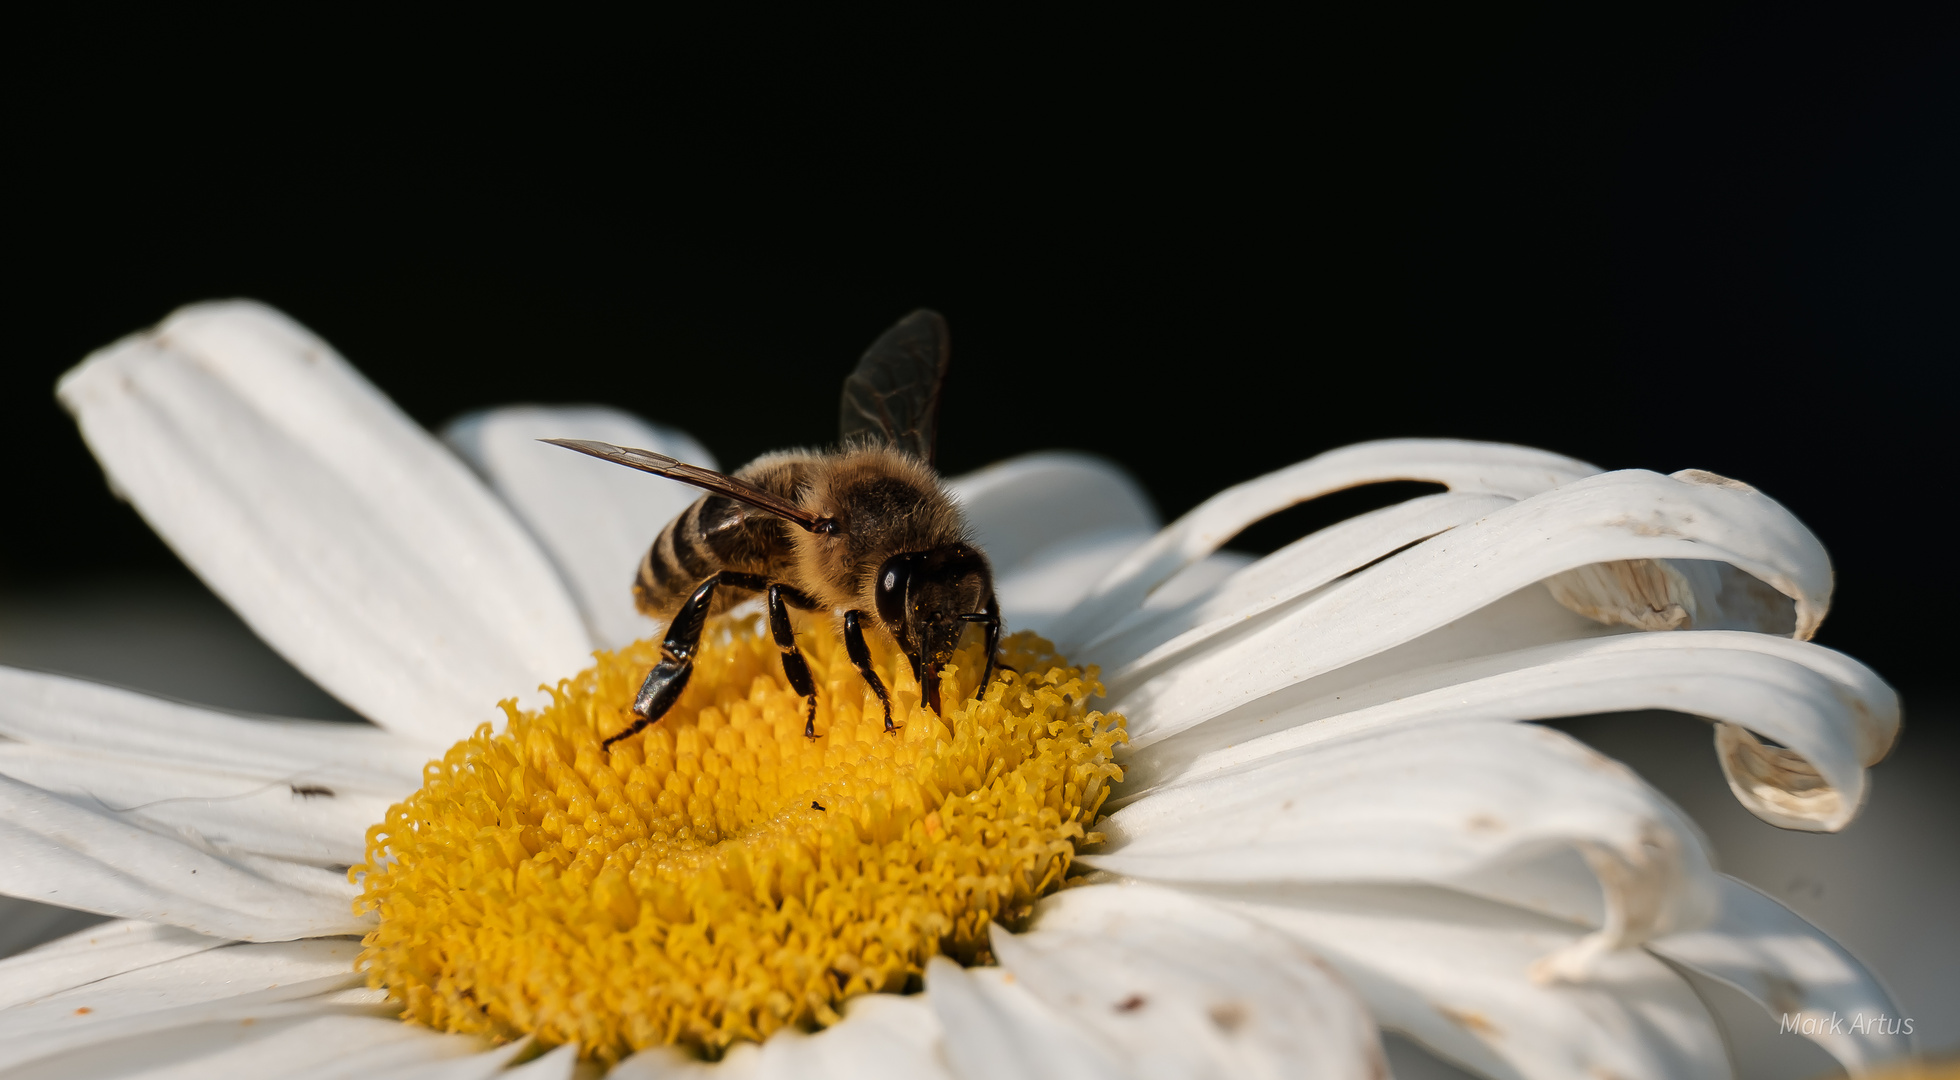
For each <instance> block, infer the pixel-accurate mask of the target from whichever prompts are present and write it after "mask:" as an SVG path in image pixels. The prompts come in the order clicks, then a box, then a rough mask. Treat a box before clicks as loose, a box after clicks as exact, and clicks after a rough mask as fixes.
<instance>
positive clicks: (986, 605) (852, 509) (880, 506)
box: [544, 310, 1001, 748]
mask: <svg viewBox="0 0 1960 1080" xmlns="http://www.w3.org/2000/svg"><path fill="white" fill-rule="evenodd" d="M949 358H950V349H949V345H948V337H947V333H946V321H945V320H944V319H942V318H941V317H940V316H939V315H938V313H936V312H932V311H926V310H919V311H915V312H913V313H912V314H910V315H907V316H906V317H905V318H903V319H901V320H899V321H898V323H897V324H896V325H894V326H893V327H892V328H891V329H889V330H887V331H885V333H884V334H882V335H880V336H879V338H878V340H877V341H875V342H873V343H872V344H871V348H869V349H867V350H866V351H865V353H864V356H863V358H862V359H860V360H859V361H858V365H857V368H856V370H855V371H853V372H852V373H851V375H850V377H849V378H848V379H846V380H845V381H844V394H843V401H842V404H841V409H840V413H841V421H840V425H839V426H840V429H841V430H840V432H839V440H838V445H837V447H836V449H833V450H784V451H778V452H776V453H772V454H765V455H763V456H762V457H760V458H757V459H756V460H754V461H752V462H750V463H749V464H747V465H745V466H743V467H742V468H740V469H738V470H736V471H735V473H734V474H733V475H728V474H724V473H719V472H715V471H714V470H712V469H704V468H701V467H699V466H696V465H689V464H687V463H685V462H683V461H680V460H677V459H675V458H671V457H668V456H667V455H665V454H656V453H654V452H652V451H650V450H635V449H632V448H630V447H623V446H614V445H612V444H611V443H602V442H593V441H591V440H586V439H546V440H544V441H545V442H549V443H553V444H556V445H558V446H563V447H566V448H567V449H571V450H577V451H579V452H580V453H583V454H590V455H592V456H593V457H598V458H604V459H606V460H607V461H612V462H616V463H618V464H621V465H625V466H627V467H629V468H634V469H640V470H643V471H646V472H650V473H654V474H656V475H659V476H664V477H667V478H668V479H671V480H678V481H680V482H682V483H685V484H692V485H694V486H696V487H700V488H705V489H706V490H707V491H708V492H709V494H707V495H704V496H702V497H701V498H700V499H698V500H696V501H695V502H694V503H693V505H691V506H689V507H688V508H687V509H686V510H684V511H682V512H681V514H680V515H679V516H678V517H676V518H674V520H672V521H670V522H668V523H667V526H666V528H664V529H662V530H661V531H660V535H659V536H658V537H656V538H655V539H654V542H653V545H652V546H651V547H650V548H648V549H647V553H646V557H645V558H643V559H642V560H641V561H640V570H639V574H638V576H637V577H636V578H635V580H634V582H633V598H634V600H635V602H636V603H637V604H638V605H639V607H640V610H641V611H644V612H646V613H647V614H649V615H652V616H654V617H655V618H660V619H667V620H668V622H667V633H666V636H665V638H664V639H663V640H662V642H661V646H660V662H659V663H657V664H655V665H654V667H653V670H652V671H650V672H649V673H648V674H647V677H646V681H645V682H644V683H643V684H642V685H641V687H640V692H639V694H638V695H637V696H636V697H635V698H634V701H633V715H634V717H635V720H634V723H633V724H632V725H631V726H629V727H628V728H627V729H626V730H625V731H622V732H619V733H618V734H616V735H612V736H610V737H608V738H607V739H606V740H605V743H604V746H605V747H606V748H610V747H611V746H612V744H614V743H616V742H618V741H620V740H621V739H624V738H627V737H628V736H630V735H633V734H634V733H636V732H638V731H640V730H641V729H642V728H645V727H646V726H647V725H649V724H652V723H654V722H656V721H658V720H659V719H660V718H661V717H662V716H664V715H666V713H667V711H668V710H669V709H671V708H672V707H673V705H674V702H675V701H677V700H679V698H680V695H681V691H682V690H684V689H686V687H687V680H688V676H689V675H691V674H692V673H693V670H694V658H695V656H696V655H697V653H698V652H699V649H700V646H701V635H702V631H703V629H704V628H705V627H706V625H707V620H708V616H710V615H712V614H715V613H717V612H720V611H725V610H727V609H728V608H729V607H731V606H733V605H734V604H736V603H740V602H741V601H743V600H746V599H748V598H749V597H751V596H753V595H756V594H761V595H763V596H764V597H765V598H766V604H767V608H768V613H769V631H770V634H771V636H772V637H773V638H774V640H775V642H776V646H777V647H778V648H779V649H781V650H782V654H783V674H784V676H785V677H786V678H787V679H788V680H789V684H790V687H791V688H792V689H793V690H795V691H796V692H797V693H798V694H801V695H802V696H803V698H804V700H805V701H806V702H807V703H808V715H807V718H806V719H805V721H804V727H803V733H804V734H805V735H807V736H809V737H810V738H815V737H816V722H817V691H816V684H815V682H814V680H812V679H811V677H810V669H809V666H808V664H806V663H805V662H804V659H803V654H802V652H801V651H800V650H799V649H798V648H797V645H796V638H795V635H794V634H793V632H792V630H791V626H790V621H789V609H790V608H792V607H794V608H798V609H800V610H804V611H828V612H833V613H839V614H838V621H839V623H840V629H841V631H842V634H843V638H844V651H845V653H846V654H847V655H848V656H849V657H850V659H851V663H852V665H853V666H855V667H856V668H857V670H858V672H859V673H860V674H861V675H863V676H864V681H865V682H866V683H867V684H868V685H869V686H870V687H871V689H872V691H873V692H875V693H876V694H877V696H878V700H879V701H880V702H882V703H883V704H884V709H885V730H886V731H895V730H897V728H896V726H895V725H894V724H893V723H892V704H891V694H890V693H889V691H888V690H887V688H886V687H885V684H884V682H883V680H881V679H880V678H879V677H878V673H877V672H876V671H875V670H873V668H872V665H871V652H870V650H869V649H868V648H867V647H866V645H865V640H864V630H865V626H866V624H871V625H873V626H876V627H877V628H878V629H880V630H883V631H884V632H885V633H886V634H887V635H889V636H890V637H891V639H892V641H893V642H894V643H896V644H897V645H898V647H899V649H900V650H901V651H903V652H904V653H905V656H906V658H907V659H909V660H910V661H911V662H912V670H913V674H914V675H915V676H916V677H917V679H918V683H919V690H920V695H921V700H922V701H923V702H924V703H925V704H926V705H927V706H928V707H930V708H932V709H933V710H934V711H938V709H939V672H940V670H941V669H942V668H943V667H944V666H945V664H946V661H947V660H948V659H949V658H950V657H951V656H952V653H953V650H954V648H955V647H956V646H957V645H958V644H959V640H960V635H961V633H962V632H963V631H964V630H965V628H966V627H967V625H968V624H979V625H980V626H981V627H983V628H984V629H985V631H986V666H985V669H984V670H983V672H982V673H981V681H980V686H981V687H982V688H983V689H984V688H985V687H986V685H987V683H988V682H990V681H992V678H993V669H994V654H995V652H996V651H997V650H998V648H999V646H1000V633H1001V620H1000V603H999V601H998V600H997V599H996V598H995V596H994V578H993V569H992V567H991V566H989V565H988V563H987V556H986V554H985V553H984V552H982V551H981V550H980V549H979V547H978V546H976V545H975V544H974V543H973V542H972V541H971V539H970V538H969V535H968V531H967V528H966V522H965V520H964V519H963V518H962V517H961V515H960V511H959V507H958V506H957V505H955V504H954V502H953V500H952V498H951V497H950V496H949V495H948V494H947V493H946V490H945V488H944V487H943V486H942V485H941V483H940V480H939V474H938V473H937V472H935V471H934V469H933V451H934V443H935V439H936V435H937V432H936V428H937V422H938V412H939V393H940V388H941V386H942V385H943V383H944V382H945V378H946V368H947V363H948V360H949Z"/></svg>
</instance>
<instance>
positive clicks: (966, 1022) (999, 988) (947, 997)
mask: <svg viewBox="0 0 1960 1080" xmlns="http://www.w3.org/2000/svg"><path fill="white" fill-rule="evenodd" d="M926 1002H927V1003H928V1004H930V1005H931V1006H932V1010H933V1012H935V1013H937V1014H938V1015H939V1024H940V1027H941V1029H942V1030H943V1031H944V1032H945V1039H946V1043H945V1048H946V1060H947V1061H948V1062H950V1063H951V1064H952V1067H953V1072H954V1073H955V1074H956V1075H958V1076H959V1077H960V1078H961V1080H1023V1078H1028V1080H1051V1078H1052V1080H1118V1078H1121V1077H1126V1076H1129V1075H1130V1073H1129V1071H1128V1070H1127V1069H1126V1068H1125V1066H1124V1061H1123V1058H1122V1056H1121V1054H1120V1053H1119V1052H1118V1050H1117V1049H1116V1048H1115V1047H1113V1046H1110V1045H1108V1044H1107V1043H1106V1042H1105V1041H1104V1040H1103V1039H1102V1038H1101V1037H1100V1036H1096V1035H1092V1034H1090V1033H1088V1032H1085V1031H1083V1030H1081V1029H1080V1028H1079V1027H1077V1026H1076V1025H1074V1024H1072V1023H1070V1022H1069V1021H1068V1020H1067V1019H1066V1018H1064V1017H1062V1016H1059V1015H1057V1014H1056V1013H1055V1011H1054V1010H1053V1009H1051V1008H1050V1007H1049V1006H1048V1005H1047V1003H1046V1002H1044V1001H1042V1000H1041V999H1040V998H1037V997H1035V996H1034V995H1033V994H1030V993H1029V992H1028V991H1027V990H1026V989H1025V988H1023V987H1021V986H1020V985H1018V983H1017V981H1016V979H1015V977H1014V975H1013V973H1012V972H1009V971H1005V970H1003V969H1001V968H997V967H978V968H965V969H963V968H961V967H960V966H959V965H958V964H955V963H953V962H952V961H951V960H948V959H946V958H945V957H943V956H935V957H933V958H932V960H931V962H930V963H928V964H927V965H926Z"/></svg>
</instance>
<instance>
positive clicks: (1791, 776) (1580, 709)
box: [1112, 630, 1899, 831]
mask: <svg viewBox="0 0 1960 1080" xmlns="http://www.w3.org/2000/svg"><path fill="white" fill-rule="evenodd" d="M1637 709H1668V710H1672V711H1676V712H1685V713H1691V714H1695V715H1699V716H1705V717H1708V718H1709V719H1712V720H1716V721H1720V722H1721V723H1719V724H1718V726H1717V735H1718V737H1717V743H1718V746H1719V747H1722V748H1723V749H1724V751H1725V752H1724V754H1723V766H1724V768H1725V769H1728V770H1729V771H1730V784H1731V787H1732V789H1733V790H1735V792H1736V794H1737V796H1738V798H1740V799H1741V801H1742V802H1743V804H1744V805H1745V806H1747V807H1748V808H1749V809H1750V810H1751V811H1753V812H1755V813H1756V814H1757V815H1759V816H1761V817H1762V818H1763V819H1764V820H1766V821H1769V822H1770V823H1771V824H1775V825H1779V826H1782V827H1784V828H1797V829H1807V830H1825V831H1834V830H1837V829H1841V828H1843V827H1844V826H1845V825H1847V824H1849V823H1850V821H1851V820H1852V818H1854V817H1855V816H1856V814H1857V812H1858V808H1859V806H1860V804H1861V802H1862V800H1863V797H1864V792H1865V772H1864V766H1866V765H1870V764H1875V763H1877V762H1878V761H1879V760H1880V759H1881V758H1883V757H1884V756H1885V753H1886V752H1887V751H1888V750H1889V749H1890V747H1891V745H1892V740H1893V739H1894V737H1895V736H1896V735H1897V732H1898V727H1899V702H1898V695H1897V694H1896V693H1894V692H1893V690H1892V688H1891V687H1889V686H1887V685H1886V684H1885V683H1884V681H1883V680H1881V679H1879V678H1878V677H1877V675H1875V674H1873V673H1872V671H1871V670H1870V669H1869V668H1866V667H1865V666H1864V665H1862V664H1860V663H1858V662H1857V661H1855V660H1852V659H1850V658H1849V657H1847V656H1844V655H1843V654H1841V653H1837V652H1833V651H1831V650H1829V649H1825V648H1822V647H1821V646H1817V645H1813V644H1811V643H1809V642H1803V641H1792V640H1790V639H1787V638H1775V637H1769V636H1767V635H1762V634H1750V633H1742V632H1737V631H1722V630H1709V631H1680V632H1676V633H1671V634H1633V635H1617V636H1613V637H1605V638H1598V639H1594V640H1589V641H1571V642H1557V643H1554V644H1551V645H1544V646H1537V647H1534V648H1530V649H1524V650H1517V651H1513V652H1508V653H1500V654H1498V655H1495V656H1487V657H1479V658H1475V659H1473V660H1464V661H1456V662H1451V663H1446V664H1439V665H1434V666H1431V667H1427V668H1422V669H1418V670H1415V671H1412V672H1408V673H1406V674H1401V675H1398V676H1395V677H1392V678H1386V679H1382V680H1379V681H1376V682H1372V683H1369V684H1365V685H1361V686H1355V685H1351V684H1350V685H1343V686H1340V687H1337V688H1333V689H1332V690H1330V692H1328V693H1324V694H1321V695H1318V696H1316V697H1315V698H1314V699H1312V700H1309V701H1305V702H1301V703H1299V704H1296V705H1292V706H1289V707H1287V708H1285V709H1282V710H1280V711H1279V712H1277V713H1276V714H1274V715H1271V716H1265V715H1259V716H1256V717H1252V716H1247V717H1239V716H1233V717H1227V718H1221V719H1220V720H1217V721H1214V722H1213V723H1211V724H1207V725H1204V726H1202V727H1199V728H1195V729H1192V730H1189V731H1187V732H1185V733H1184V734H1182V735H1179V736H1177V737H1175V738H1171V739H1167V740H1164V741H1162V742H1157V743H1154V744H1152V745H1149V746H1147V747H1145V748H1144V749H1143V750H1141V751H1139V752H1138V753H1137V754H1135V755H1134V756H1133V757H1131V758H1129V759H1127V760H1126V761H1125V763H1124V771H1125V787H1124V790H1123V792H1122V793H1121V795H1120V796H1119V801H1118V802H1116V803H1114V804H1113V805H1112V809H1113V808H1115V807H1116V806H1121V805H1123V804H1124V802H1125V801H1128V800H1134V799H1137V798H1139V797H1142V796H1144V795H1146V794H1147V793H1148V792H1150V791H1151V790H1153V789H1154V788H1156V787H1158V786H1160V785H1163V784H1168V783H1174V782H1179V781H1186V780H1193V779H1197V778H1201V777H1206V776H1213V775H1220V774H1223V773H1226V772H1229V771H1231V770H1234V769H1238V768H1242V767H1245V766H1248V765H1254V764H1257V763H1259V762H1262V761H1267V760H1270V759H1272V758H1274V757H1276V756H1279V755H1287V754H1295V753H1302V752H1305V751H1306V750H1307V748H1308V747H1311V746H1315V745H1318V744H1321V743H1325V742H1328V741H1329V740H1333V739H1338V738H1345V737H1349V736H1352V735H1355V734H1357V733H1360V732H1364V731H1374V730H1385V729H1390V728H1397V727H1406V726H1414V725H1429V724H1437V723H1447V722H1451V721H1457V720H1483V721H1516V720H1545V719H1552V718H1556V717H1562V716H1583V715H1587V714H1591V713H1607V712H1626V711H1633V710H1637ZM1737 725H1739V727H1737ZM1743 728H1746V729H1749V730H1753V731H1757V732H1760V733H1762V734H1763V735H1765V736H1767V737H1769V738H1771V739H1774V740H1776V741H1777V742H1779V743H1782V744H1784V746H1786V747H1788V749H1776V748H1770V747H1765V746H1762V745H1761V744H1759V743H1754V742H1753V740H1752V741H1750V742H1748V743H1745V742H1742V741H1741V740H1739V739H1737V738H1736V737H1735V736H1732V735H1729V734H1727V732H1730V731H1739V730H1741V729H1743ZM1752 747H1753V749H1752ZM1750 753H1755V754H1760V755H1764V756H1769V755H1774V756H1775V757H1774V761H1773V762H1772V764H1773V765H1774V767H1773V768H1770V767H1763V768H1755V769H1750V766H1751V765H1752V763H1753V762H1754V760H1755V759H1754V758H1751V757H1749V756H1747V755H1748V754H1750ZM1745 769H1748V770H1750V771H1747V772H1745V771H1744V770H1745ZM1745 781H1746V782H1745Z"/></svg>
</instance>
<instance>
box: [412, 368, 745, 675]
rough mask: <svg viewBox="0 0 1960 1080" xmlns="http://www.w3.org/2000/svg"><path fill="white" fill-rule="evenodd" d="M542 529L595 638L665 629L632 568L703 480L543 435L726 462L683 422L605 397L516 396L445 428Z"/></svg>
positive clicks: (537, 532) (533, 526)
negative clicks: (638, 598)
mask: <svg viewBox="0 0 1960 1080" xmlns="http://www.w3.org/2000/svg"><path fill="white" fill-rule="evenodd" d="M442 438H443V441H445V442H447V443H448V444H449V445H450V446H451V447H453V448H455V450H456V452H457V453H458V454H461V455H462V457H463V459H464V460H465V461H467V462H469V463H470V465H471V467H473V468H474V469H476V471H477V472H478V473H479V474H481V475H482V476H483V478H484V479H485V480H487V481H489V483H490V487H491V489H492V490H494V491H495V492H496V493H497V494H498V495H499V496H501V497H502V498H503V500H504V502H506V503H508V504H509V505H510V507H511V509H512V510H514V511H516V513H517V516H518V518H519V519H520V520H522V521H523V522H524V525H525V527H526V528H528V529H530V530H531V534H532V535H533V536H536V537H537V538H538V540H539V542H540V543H542V544H543V545H544V548H545V551H546V552H547V553H549V554H550V556H551V560H552V562H554V563H555V564H557V567H558V571H559V573H560V574H561V575H563V577H564V579H565V583H566V584H567V585H569V586H571V590H572V595H573V597H574V598H576V599H577V600H578V604H579V608H580V609H581V610H582V611H583V612H584V614H585V622H586V626H587V627H588V628H589V629H590V630H591V632H592V639H593V640H594V641H595V642H597V643H599V644H600V645H602V646H604V647H606V648H613V649H616V648H618V647H620V646H622V645H628V644H631V643H633V642H635V641H638V640H639V639H641V638H645V637H653V636H654V635H656V634H658V633H659V632H660V631H661V627H660V626H659V624H657V623H655V622H654V621H653V620H652V619H649V618H647V617H646V616H644V615H642V614H640V612H639V610H638V609H636V608H635V607H634V606H633V592H632V585H633V575H634V574H635V573H636V572H637V571H638V570H639V566H640V559H641V557H643V556H644V555H645V554H646V552H647V548H648V546H650V545H651V544H652V543H653V538H654V537H656V536H658V535H659V534H660V530H661V529H662V528H664V527H665V526H666V524H667V522H669V521H671V520H673V518H674V517H676V516H677V515H679V514H680V512H681V511H683V510H685V509H687V507H688V505H689V504H690V503H692V502H694V501H695V500H696V499H698V498H700V497H701V495H702V494H703V493H702V491H701V489H699V488H694V487H689V486H687V485H686V484H682V483H679V482H677V481H673V480H665V479H662V478H660V477H657V476H648V475H647V474H645V473H640V472H634V471H632V470H630V469H622V468H620V467H619V466H617V465H614V464H612V463H610V462H605V461H599V460H597V459H596V458H590V457H586V456H585V455H583V454H574V453H572V452H571V451H569V450H566V449H565V448H564V447H561V446H548V445H546V444H544V443H541V442H539V441H538V440H539V439H598V440H600V441H602V442H609V443H612V444H614V445H616V446H632V447H638V448H639V449H642V450H652V451H653V452H655V453H658V454H666V455H668V456H669V457H676V458H679V459H681V460H682V461H685V462H688V463H690V464H694V465H700V466H703V467H704V468H709V469H718V468H720V466H719V465H717V464H716V462H715V457H714V455H713V454H711V453H709V452H708V449H707V447H704V446H702V445H701V444H700V443H698V442H696V441H695V440H694V439H693V438H692V437H690V436H689V435H688V434H687V433H685V432H683V431H679V430H677V429H675V428H670V427H665V426H662V425H657V424H650V423H648V422H647V421H645V420H642V419H640V418H639V417H637V416H634V415H633V414H632V413H629V412H622V411H621V410H619V409H611V408H606V407H604V406H600V405H569V406H564V405H559V406H553V405H513V406H510V407H508V408H502V409H487V410H484V411H482V412H475V413H470V414H469V415H467V416H463V417H460V418H458V419H456V420H454V421H452V422H450V424H449V425H448V426H447V427H444V428H443V430H442Z"/></svg>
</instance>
